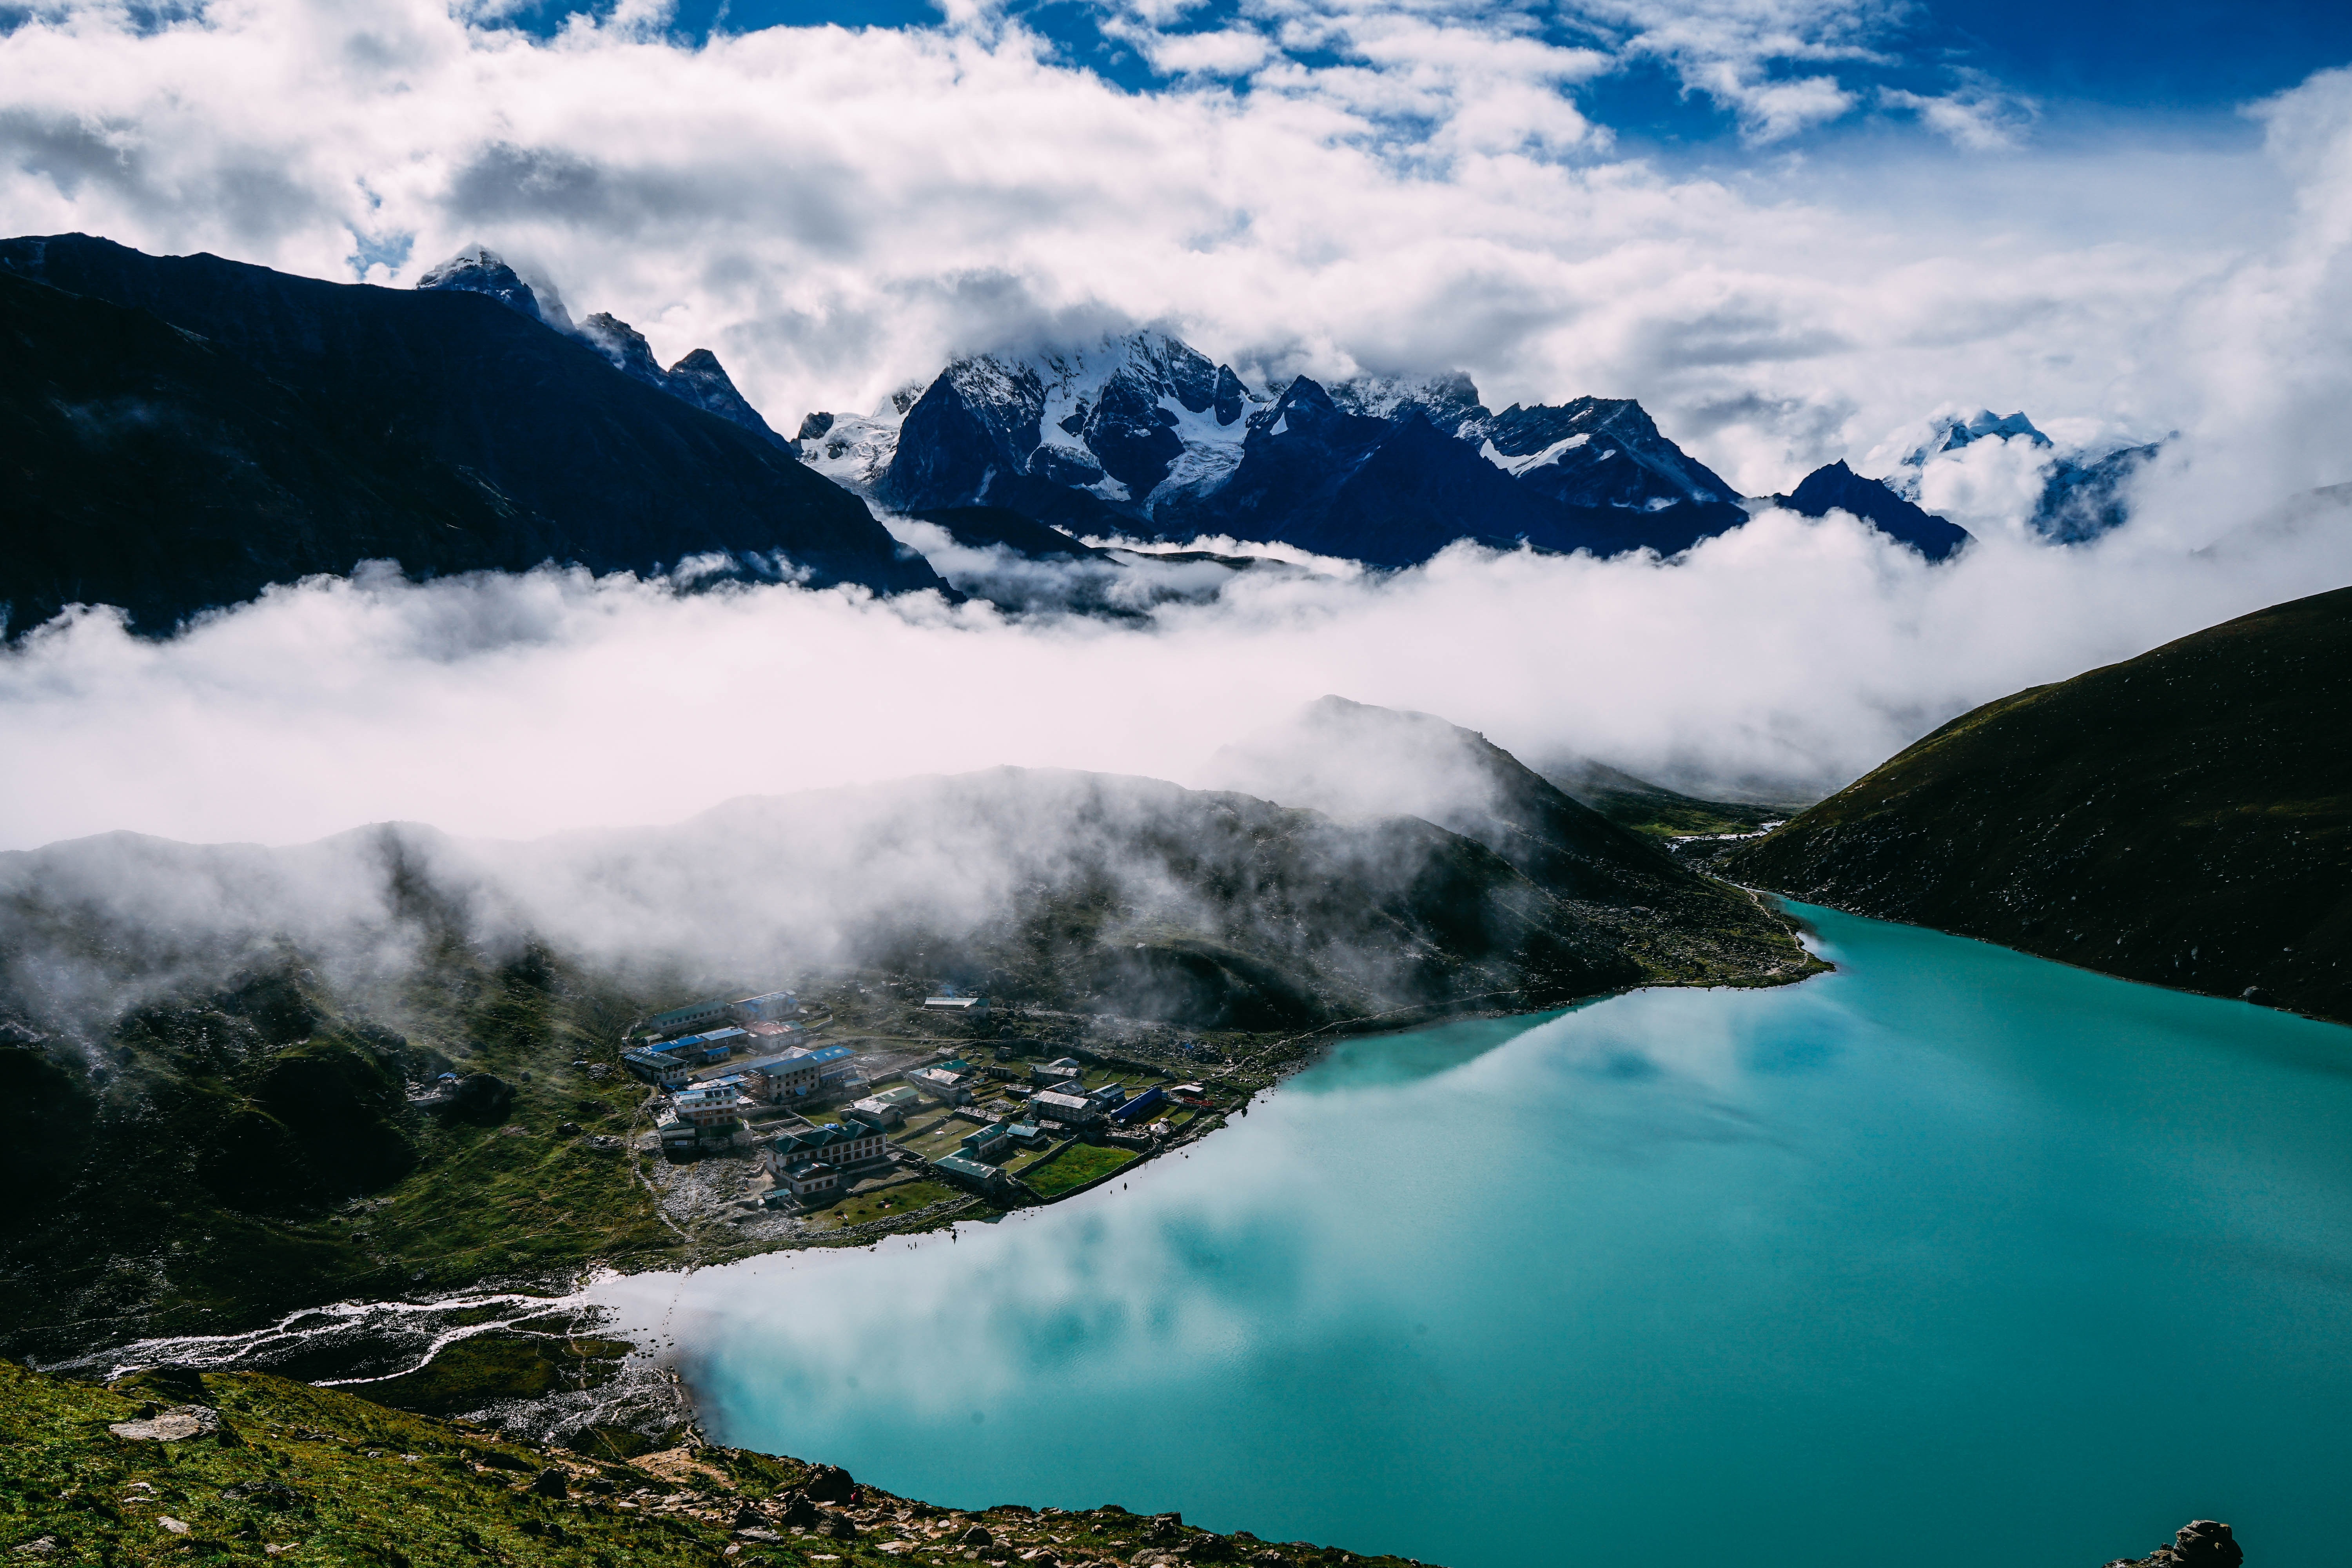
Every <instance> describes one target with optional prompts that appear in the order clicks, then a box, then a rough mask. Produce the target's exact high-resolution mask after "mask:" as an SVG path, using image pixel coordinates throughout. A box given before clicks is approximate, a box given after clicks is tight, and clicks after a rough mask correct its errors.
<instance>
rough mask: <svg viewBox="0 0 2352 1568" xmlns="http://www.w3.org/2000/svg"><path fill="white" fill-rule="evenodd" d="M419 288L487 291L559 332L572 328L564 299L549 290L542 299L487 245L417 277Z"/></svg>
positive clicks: (458, 253) (464, 291)
mask: <svg viewBox="0 0 2352 1568" xmlns="http://www.w3.org/2000/svg"><path fill="white" fill-rule="evenodd" d="M416 286H417V287H418V288H419V289H446V290H452V291H455V292H457V293H462V294H486V295H488V297H489V298H491V299H493V300H497V301H498V302H499V304H501V305H504V306H505V307H507V309H509V310H517V311H520V312H521V313H522V314H523V315H526V316H529V317H530V319H531V320H532V321H542V322H545V323H546V324H547V325H548V326H551V327H553V328H554V329H555V330H556V331H559V332H568V331H572V319H571V317H570V316H569V315H567V314H566V313H565V312H564V309H563V301H562V300H559V299H557V298H555V295H554V291H553V290H552V289H551V290H549V292H548V298H547V299H546V300H541V299H540V297H539V294H538V293H537V291H536V290H534V289H532V288H531V286H530V284H528V283H526V282H524V281H523V280H522V278H521V276H520V274H518V273H517V272H516V271H515V269H514V268H511V267H509V266H508V265H507V262H506V258H504V257H502V256H500V255H499V253H498V252H497V251H495V250H492V249H491V248H490V247H488V246H487V245H475V246H468V247H467V248H466V249H464V250H461V251H459V252H457V255H455V256H453V257H451V258H449V259H448V260H446V261H444V262H442V263H441V264H440V265H439V266H438V267H436V268H433V269H432V270H430V271H428V272H426V273H425V276H424V277H422V278H420V279H417V280H416Z"/></svg>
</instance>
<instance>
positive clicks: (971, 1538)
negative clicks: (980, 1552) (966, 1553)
mask: <svg viewBox="0 0 2352 1568" xmlns="http://www.w3.org/2000/svg"><path fill="white" fill-rule="evenodd" d="M956 1539H957V1540H959V1541H961V1542H963V1543H964V1544H965V1545H966V1546H993V1545H994V1544H996V1537H994V1536H993V1535H991V1534H990V1533H989V1532H988V1526H986V1525H984V1524H975V1525H973V1526H972V1527H971V1529H970V1530H967V1531H964V1532H963V1533H962V1534H961V1535H960V1536H958V1537H957V1538H956Z"/></svg>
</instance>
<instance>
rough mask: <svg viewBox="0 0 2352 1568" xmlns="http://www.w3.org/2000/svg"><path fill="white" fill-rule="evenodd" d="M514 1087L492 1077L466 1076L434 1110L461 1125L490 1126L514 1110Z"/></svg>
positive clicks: (492, 1074) (481, 1074)
mask: <svg viewBox="0 0 2352 1568" xmlns="http://www.w3.org/2000/svg"><path fill="white" fill-rule="evenodd" d="M514 1097H515V1091H514V1085H512V1084H510V1083H509V1082H508V1081H507V1080H506V1079H502V1078H500V1077H499V1076H498V1075H497V1074H496V1073H487V1072H469V1073H467V1075H466V1076H465V1077H464V1078H461V1079H458V1080H457V1088H455V1089H451V1090H449V1091H448V1093H447V1094H446V1095H444V1096H443V1097H442V1098H441V1100H440V1101H439V1102H438V1103H437V1104H436V1106H435V1107H434V1109H435V1110H439V1111H441V1112H442V1113H443V1114H444V1115H447V1116H453V1117H456V1118H457V1120H459V1121H474V1122H479V1123H481V1124H483V1125H484V1126H494V1125H496V1124H497V1123H499V1122H501V1121H505V1120H506V1119H507V1112H508V1111H509V1110H513V1109H514Z"/></svg>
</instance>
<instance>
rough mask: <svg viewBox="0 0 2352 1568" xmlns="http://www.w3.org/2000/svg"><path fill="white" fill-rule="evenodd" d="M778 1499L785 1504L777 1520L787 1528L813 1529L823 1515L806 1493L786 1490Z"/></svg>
mask: <svg viewBox="0 0 2352 1568" xmlns="http://www.w3.org/2000/svg"><path fill="white" fill-rule="evenodd" d="M777 1501H779V1502H781V1503H782V1505H783V1510H782V1512H781V1513H779V1514H777V1515H776V1522H777V1523H779V1524H781V1525H782V1526H783V1527H784V1528H785V1529H786V1530H813V1529H814V1528H815V1527H816V1523H817V1521H818V1520H819V1519H821V1518H822V1517H823V1515H821V1514H819V1513H818V1512H817V1510H816V1504H814V1503H813V1502H811V1501H809V1500H808V1497H807V1495H806V1494H805V1493H802V1492H786V1493H784V1494H783V1496H782V1497H781V1498H778V1499H777Z"/></svg>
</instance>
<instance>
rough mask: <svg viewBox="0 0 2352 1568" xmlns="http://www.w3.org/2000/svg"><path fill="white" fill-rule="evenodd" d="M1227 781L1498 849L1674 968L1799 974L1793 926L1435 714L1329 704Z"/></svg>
mask: <svg viewBox="0 0 2352 1568" xmlns="http://www.w3.org/2000/svg"><path fill="white" fill-rule="evenodd" d="M1211 773H1212V774H1213V778H1214V780H1215V782H1216V783H1218V784H1223V785H1225V786H1227V787H1230V788H1234V789H1241V790H1247V791H1250V792H1251V793H1253V794H1260V795H1270V796H1273V797H1274V798H1276V799H1281V800H1290V801H1297V802H1299V803H1301V804H1302V805H1311V806H1313V807H1315V808H1316V809H1318V810H1319V811H1324V812H1328V813H1330V814H1331V815H1332V816H1335V817H1337V818H1338V819H1339V820H1340V821H1343V822H1352V821H1360V820H1366V819H1371V820H1378V819H1381V817H1384V816H1391V815H1404V816H1412V817H1417V818H1421V819H1423V820H1425V821H1429V822H1433V823H1435V824H1437V825H1439V826H1442V827H1444V828H1446V829H1447V830H1448V831H1450V832H1453V833H1457V834H1460V835H1461V836H1462V837H1465V838H1468V839H1470V840H1471V841H1473V842H1475V843H1477V844H1482V845H1485V846H1486V847H1487V848H1489V849H1492V850H1493V851H1494V852H1495V853H1496V855H1497V856H1499V857H1501V858H1503V859H1504V860H1505V861H1507V863H1509V864H1510V865H1511V866H1513V867H1515V868H1517V869H1518V870H1519V871H1520V872H1521V873H1522V874H1524V875H1525V876H1527V877H1528V879H1530V880H1532V881H1534V882H1536V883H1538V884H1539V885H1540V886H1542V887H1543V888H1545V889H1547V890H1549V892H1551V893H1552V894H1553V896H1555V897H1557V898H1560V899H1563V900H1567V901H1568V903H1569V905H1570V907H1571V908H1573V909H1575V910H1577V911H1578V913H1579V914H1580V917H1581V918H1583V919H1585V920H1587V921H1591V922H1592V923H1593V924H1594V925H1595V926H1597V927H1599V928H1601V929H1604V930H1611V931H1617V932H1618V933H1620V934H1619V940H1620V941H1622V942H1624V943H1625V944H1626V945H1627V947H1628V949H1629V950H1631V951H1633V952H1638V953H1641V954H1643V956H1644V961H1645V962H1647V963H1652V964H1653V965H1654V966H1655V967H1656V968H1657V969H1658V970H1659V971H1660V972H1662V973H1665V972H1674V973H1697V972H1705V971H1708V970H1714V971H1716V972H1717V973H1720V974H1721V976H1722V977H1723V981H1724V982H1725V983H1728V984H1740V983H1742V979H1743V976H1746V975H1748V974H1751V973H1766V974H1779V975H1780V977H1781V978H1795V977H1796V975H1797V974H1798V973H1802V972H1807V971H1808V970H1809V967H1810V965H1811V960H1810V959H1805V958H1802V957H1801V956H1800V957H1799V958H1798V959H1796V960H1795V961H1794V962H1795V963H1796V964H1797V965H1798V966H1797V967H1792V968H1790V969H1789V970H1787V971H1786V972H1785V973H1784V972H1782V971H1780V969H1779V967H1778V966H1779V965H1780V964H1781V963H1784V962H1790V958H1789V955H1788V953H1787V952H1786V950H1785V949H1783V948H1782V947H1781V946H1780V940H1781V932H1782V928H1781V926H1780V922H1779V921H1777V920H1776V919H1775V918H1773V917H1772V916H1769V915H1768V914H1766V913H1765V912H1763V911H1762V910H1759V909H1758V908H1757V907H1756V905H1755V903H1754V901H1753V900H1750V899H1748V896H1747V895H1745V894H1743V893H1741V892H1739V891H1738V889H1733V888H1729V887H1726V886H1725V885H1723V884H1722V883H1720V882H1717V881H1714V880H1712V879H1708V878H1706V877H1703V876H1700V875H1698V874H1697V873H1696V872H1694V871H1692V870H1691V869H1690V868H1687V867H1685V866H1684V865H1683V864H1681V863H1680V862H1679V861H1677V860H1675V858H1674V857H1673V856H1671V855H1669V854H1668V853H1667V852H1666V851H1665V850H1664V848H1663V847H1660V846H1659V845H1658V844H1657V843H1656V842H1654V840H1653V839H1652V838H1649V837H1644V836H1643V835H1640V834H1637V833H1634V832H1633V831H1631V830H1629V829H1628V828H1626V827H1622V826H1619V825H1618V824H1616V823H1615V822H1612V821H1611V820H1609V819H1608V818H1607V817H1605V816H1602V815H1601V813H1600V812H1598V811H1595V810H1593V809H1592V808H1591V807H1590V806H1587V805H1582V804H1580V802H1578V801H1577V800H1575V799H1573V798H1572V797H1570V795H1568V794H1567V793H1566V792H1565V791H1563V790H1561V789H1560V788H1559V786H1558V785H1556V784H1552V783H1551V782H1550V781H1549V780H1548V779H1546V778H1544V777H1543V776H1542V775H1541V774H1539V773H1536V772H1535V771H1534V770H1533V769H1531V768H1529V767H1528V766H1527V765H1526V764H1525V763H1521V762H1520V761H1519V760H1518V759H1517V757H1515V756H1513V755H1511V753H1510V752H1507V751H1505V750H1503V749H1502V748H1501V747H1500V746H1497V745H1496V744H1495V743H1494V742H1491V741H1489V740H1487V739H1486V737H1485V736H1484V735H1481V734H1478V733H1477V732H1476V731H1471V730H1465V729H1462V728H1460V727H1458V726H1456V725H1454V724H1449V723H1447V722H1446V721H1444V720H1443V719H1440V718H1437V717H1435V716H1434V715H1432V714H1427V713H1411V712H1402V711H1399V710H1394V709H1388V708H1375V707H1371V706H1370V705H1368V704H1365V703H1360V702H1350V701H1349V700H1347V699H1346V698H1343V697H1324V698H1321V699H1318V700H1316V701H1314V702H1312V703H1309V704H1308V705H1307V707H1306V708H1305V709H1303V710H1300V711H1299V712H1298V713H1297V715H1296V716H1294V717H1293V718H1292V719H1291V720H1290V721H1288V722H1286V723H1284V724H1280V725H1276V726H1273V727H1271V728H1269V729H1267V730H1265V731H1262V732H1260V733H1258V734H1256V735H1254V736H1251V737H1249V738H1248V739H1246V740H1244V741H1241V742H1236V743H1235V744H1234V745H1232V746H1228V747H1226V748H1225V749H1224V750H1223V751H1222V752H1218V754H1217V756H1216V758H1215V759H1214V761H1213V763H1212V764H1211Z"/></svg>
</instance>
